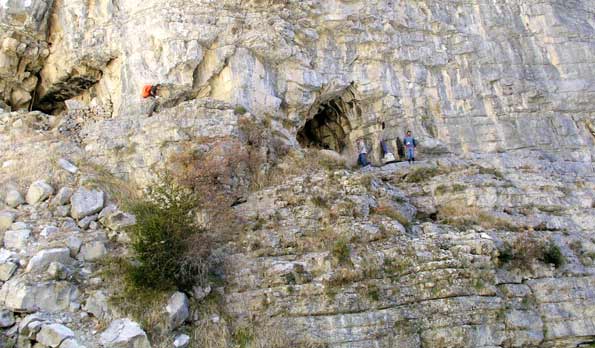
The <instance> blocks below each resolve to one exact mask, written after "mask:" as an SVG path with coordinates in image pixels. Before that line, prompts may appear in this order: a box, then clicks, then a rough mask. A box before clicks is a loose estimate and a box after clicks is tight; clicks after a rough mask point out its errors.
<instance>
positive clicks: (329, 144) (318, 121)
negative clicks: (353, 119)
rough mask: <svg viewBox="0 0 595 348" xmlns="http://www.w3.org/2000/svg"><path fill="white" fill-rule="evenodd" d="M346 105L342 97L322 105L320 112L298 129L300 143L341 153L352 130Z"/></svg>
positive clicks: (304, 145) (303, 145)
mask: <svg viewBox="0 0 595 348" xmlns="http://www.w3.org/2000/svg"><path fill="white" fill-rule="evenodd" d="M344 106H345V105H344V103H343V102H342V101H341V99H333V100H331V101H329V102H328V103H326V104H323V105H321V106H320V108H319V109H318V113H317V114H316V115H315V116H314V117H313V118H312V119H310V120H308V121H307V122H306V124H305V125H304V127H302V128H301V129H300V130H299V131H298V133H297V140H298V142H299V143H300V145H301V146H302V147H313V148H319V149H327V150H333V151H336V152H339V153H341V152H342V151H343V150H344V149H345V147H346V146H347V144H348V139H347V137H348V135H349V132H350V131H351V124H350V122H349V119H348V118H347V116H346V115H345V107H344Z"/></svg>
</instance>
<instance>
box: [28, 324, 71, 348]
mask: <svg viewBox="0 0 595 348" xmlns="http://www.w3.org/2000/svg"><path fill="white" fill-rule="evenodd" d="M72 337H74V332H73V331H72V330H70V329H69V328H67V327H66V326H64V325H62V324H48V325H44V326H42V328H41V331H39V333H38V334H37V337H36V339H37V341H38V342H39V343H41V344H43V345H45V346H48V347H52V348H55V347H58V346H60V344H61V343H62V342H63V341H65V340H66V339H68V338H72Z"/></svg>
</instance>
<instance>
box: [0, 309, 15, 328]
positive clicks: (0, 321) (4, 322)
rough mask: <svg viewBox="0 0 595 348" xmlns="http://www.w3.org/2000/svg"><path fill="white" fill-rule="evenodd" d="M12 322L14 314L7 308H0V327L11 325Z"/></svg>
mask: <svg viewBox="0 0 595 348" xmlns="http://www.w3.org/2000/svg"><path fill="white" fill-rule="evenodd" d="M14 323H15V320H14V314H13V313H12V312H11V311H9V310H6V309H0V328H7V327H11V326H13V325H14Z"/></svg>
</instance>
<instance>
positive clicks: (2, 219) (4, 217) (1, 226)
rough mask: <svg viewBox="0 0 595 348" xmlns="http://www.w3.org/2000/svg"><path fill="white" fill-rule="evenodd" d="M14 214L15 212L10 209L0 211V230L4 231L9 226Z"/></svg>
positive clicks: (14, 217)
mask: <svg viewBox="0 0 595 348" xmlns="http://www.w3.org/2000/svg"><path fill="white" fill-rule="evenodd" d="M16 216H17V214H16V213H14V212H12V211H7V210H4V211H0V231H6V230H7V229H8V228H10V226H11V225H12V223H13V222H14V219H16Z"/></svg>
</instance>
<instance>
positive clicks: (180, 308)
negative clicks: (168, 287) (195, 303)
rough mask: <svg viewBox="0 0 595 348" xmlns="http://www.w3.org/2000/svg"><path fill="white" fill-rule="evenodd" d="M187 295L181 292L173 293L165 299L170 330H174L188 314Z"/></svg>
mask: <svg viewBox="0 0 595 348" xmlns="http://www.w3.org/2000/svg"><path fill="white" fill-rule="evenodd" d="M189 306H190V305H189V303H188V297H187V296H186V294H184V293H183V292H179V291H178V292H176V293H174V294H173V295H172V296H171V297H170V298H169V300H168V301H167V306H166V307H165V310H166V311H167V314H168V325H169V329H170V330H175V329H177V328H178V327H180V325H182V324H183V323H184V322H185V321H186V319H188V315H190V309H189Z"/></svg>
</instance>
